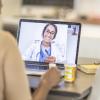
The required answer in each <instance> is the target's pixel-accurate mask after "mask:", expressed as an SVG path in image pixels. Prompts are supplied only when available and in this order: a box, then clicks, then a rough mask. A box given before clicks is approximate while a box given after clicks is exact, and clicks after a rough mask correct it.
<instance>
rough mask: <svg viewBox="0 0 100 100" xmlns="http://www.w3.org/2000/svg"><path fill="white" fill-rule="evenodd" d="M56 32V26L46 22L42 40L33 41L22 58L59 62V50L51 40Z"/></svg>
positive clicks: (61, 58)
mask: <svg viewBox="0 0 100 100" xmlns="http://www.w3.org/2000/svg"><path fill="white" fill-rule="evenodd" d="M56 34H57V26H56V25H55V24H51V23H49V24H47V25H46V26H45V27H44V29H43V32H42V41H40V40H36V41H34V43H33V44H32V45H31V46H30V47H29V48H28V50H27V51H26V53H25V55H24V59H25V60H32V61H40V62H49V63H54V62H61V61H62V60H63V56H62V55H61V51H60V49H59V48H58V47H57V45H55V42H54V41H52V40H53V39H55V37H56Z"/></svg>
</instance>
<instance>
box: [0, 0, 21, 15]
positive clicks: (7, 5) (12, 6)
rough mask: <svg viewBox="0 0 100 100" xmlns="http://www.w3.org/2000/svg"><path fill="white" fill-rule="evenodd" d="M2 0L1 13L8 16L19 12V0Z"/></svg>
mask: <svg viewBox="0 0 100 100" xmlns="http://www.w3.org/2000/svg"><path fill="white" fill-rule="evenodd" d="M2 1H3V8H2V15H4V16H9V15H16V14H18V13H20V7H21V0H2Z"/></svg>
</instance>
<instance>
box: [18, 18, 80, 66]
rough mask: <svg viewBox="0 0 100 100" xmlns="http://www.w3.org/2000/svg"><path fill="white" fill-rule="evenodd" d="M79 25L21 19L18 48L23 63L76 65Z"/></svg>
mask: <svg viewBox="0 0 100 100" xmlns="http://www.w3.org/2000/svg"><path fill="white" fill-rule="evenodd" d="M80 29H81V25H80V23H73V22H61V21H50V20H47V21H45V20H29V19H21V20H20V22H19V29H18V46H19V50H20V53H21V56H22V59H23V60H24V61H33V62H34V61H35V62H49V61H50V62H54V63H63V64H77V57H78V48H79V39H80Z"/></svg>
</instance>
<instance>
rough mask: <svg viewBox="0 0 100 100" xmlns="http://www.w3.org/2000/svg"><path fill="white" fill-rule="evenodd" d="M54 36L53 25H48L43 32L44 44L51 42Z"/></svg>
mask: <svg viewBox="0 0 100 100" xmlns="http://www.w3.org/2000/svg"><path fill="white" fill-rule="evenodd" d="M55 34H56V30H55V27H54V26H53V25H49V26H48V27H47V28H46V29H45V31H44V36H43V40H44V41H45V42H51V41H52V40H53V38H54V35H55Z"/></svg>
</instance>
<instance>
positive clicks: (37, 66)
mask: <svg viewBox="0 0 100 100" xmlns="http://www.w3.org/2000/svg"><path fill="white" fill-rule="evenodd" d="M25 65H26V68H27V69H31V70H47V69H49V64H47V63H41V62H31V61H25Z"/></svg>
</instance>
